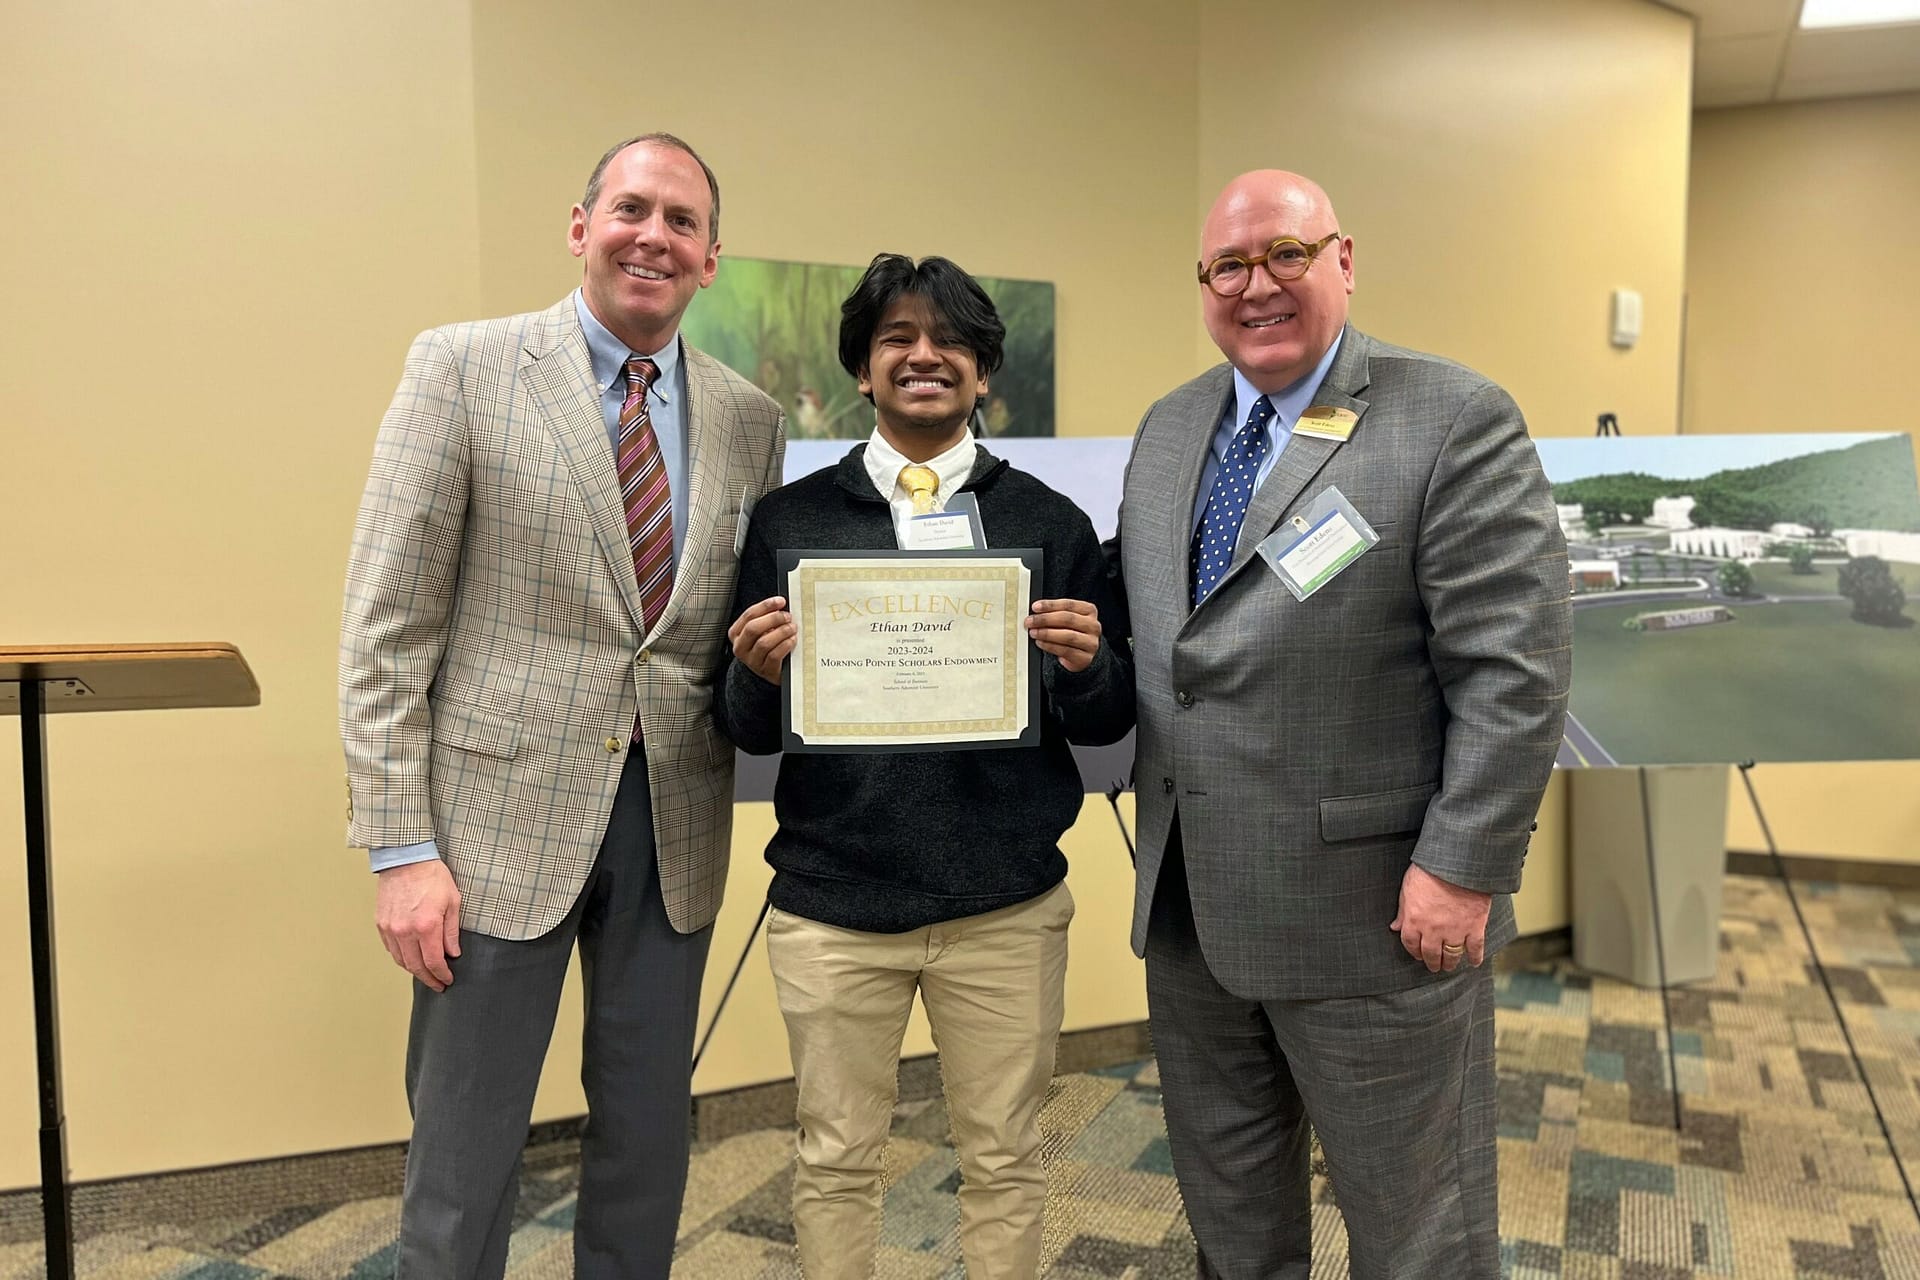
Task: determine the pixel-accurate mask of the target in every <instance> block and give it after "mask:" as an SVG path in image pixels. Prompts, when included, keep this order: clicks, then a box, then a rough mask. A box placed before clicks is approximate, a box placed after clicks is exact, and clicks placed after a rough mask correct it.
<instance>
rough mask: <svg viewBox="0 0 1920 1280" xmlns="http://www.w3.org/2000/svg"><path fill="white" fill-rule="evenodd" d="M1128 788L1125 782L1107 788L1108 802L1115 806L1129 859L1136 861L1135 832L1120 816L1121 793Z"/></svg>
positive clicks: (1114, 810) (1115, 816) (1114, 818)
mask: <svg viewBox="0 0 1920 1280" xmlns="http://www.w3.org/2000/svg"><path fill="white" fill-rule="evenodd" d="M1126 789H1127V784H1126V783H1124V782H1116V783H1114V784H1113V785H1112V786H1110V787H1108V788H1107V804H1109V805H1110V806H1112V808H1113V820H1114V822H1115V823H1117V824H1118V825H1119V827H1120V838H1121V839H1122V840H1124V841H1126V842H1127V861H1128V862H1132V861H1134V853H1133V833H1132V832H1130V831H1128V830H1127V820H1126V819H1125V818H1123V817H1121V816H1120V793H1121V792H1122V791H1125V790H1126Z"/></svg>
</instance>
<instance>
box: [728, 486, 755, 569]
mask: <svg viewBox="0 0 1920 1280" xmlns="http://www.w3.org/2000/svg"><path fill="white" fill-rule="evenodd" d="M752 523H753V503H752V502H751V501H748V502H742V503H741V504H740V522H739V523H738V524H736V525H734V527H733V558H734V559H735V560H738V559H739V558H740V555H741V553H742V552H744V551H745V550H746V549H747V526H748V525H750V524H752Z"/></svg>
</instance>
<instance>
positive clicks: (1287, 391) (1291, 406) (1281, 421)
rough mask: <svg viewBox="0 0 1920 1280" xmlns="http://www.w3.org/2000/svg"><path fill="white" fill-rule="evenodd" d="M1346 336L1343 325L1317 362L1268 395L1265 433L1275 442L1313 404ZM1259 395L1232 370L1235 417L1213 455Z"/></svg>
mask: <svg viewBox="0 0 1920 1280" xmlns="http://www.w3.org/2000/svg"><path fill="white" fill-rule="evenodd" d="M1346 336H1347V331H1346V329H1345V328H1344V327H1343V328H1342V329H1341V330H1340V332H1339V333H1337V334H1335V335H1334V338H1333V344H1332V345H1331V346H1329V347H1328V348H1327V354H1325V355H1323V356H1321V357H1320V363H1319V364H1317V365H1315V366H1314V367H1313V368H1312V370H1311V371H1309V372H1308V373H1307V374H1305V375H1304V376H1303V377H1301V378H1300V379H1299V380H1298V381H1295V382H1290V383H1288V384H1287V385H1286V386H1284V387H1282V388H1280V389H1279V390H1278V391H1275V392H1273V393H1272V394H1271V395H1269V396H1268V397H1267V399H1268V400H1269V401H1270V402H1271V403H1272V404H1273V421H1272V422H1270V423H1268V424H1267V434H1268V436H1269V438H1270V439H1271V440H1272V441H1273V442H1274V443H1275V444H1278V443H1279V442H1280V440H1281V439H1282V438H1283V437H1284V436H1286V435H1287V434H1289V433H1290V432H1292V430H1293V424H1294V423H1296V422H1298V421H1300V415H1301V414H1303V413H1305V412H1306V411H1307V410H1308V409H1310V408H1312V407H1313V398H1314V396H1316V395H1318V394H1319V392H1320V384H1321V383H1322V382H1325V381H1326V378H1327V370H1329V369H1331V368H1333V360H1334V357H1335V356H1337V355H1339V354H1340V344H1341V343H1342V342H1343V341H1345V340H1346ZM1259 397H1260V392H1259V391H1257V390H1255V388H1254V385H1253V384H1252V383H1251V382H1248V381H1247V375H1245V374H1244V373H1241V372H1240V371H1239V370H1238V369H1235V370H1234V371H1233V408H1234V417H1233V421H1231V422H1229V423H1226V424H1225V427H1226V439H1225V440H1222V441H1219V442H1217V443H1216V445H1215V448H1214V454H1215V456H1216V457H1217V456H1220V455H1223V454H1225V453H1226V448H1227V445H1228V444H1231V443H1232V441H1233V437H1234V434H1235V433H1236V432H1238V431H1239V430H1240V428H1241V427H1242V426H1243V425H1245V423H1246V421H1247V415H1248V414H1250V413H1252V412H1253V402H1254V401H1255V400H1257V399H1259ZM1278 452H1280V450H1279V449H1273V450H1271V452H1270V454H1269V456H1271V454H1272V453H1278Z"/></svg>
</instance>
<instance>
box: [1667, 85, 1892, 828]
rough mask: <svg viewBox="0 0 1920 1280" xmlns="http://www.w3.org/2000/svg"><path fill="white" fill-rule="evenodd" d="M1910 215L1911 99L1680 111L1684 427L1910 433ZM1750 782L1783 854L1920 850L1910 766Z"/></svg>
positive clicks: (1736, 810)
mask: <svg viewBox="0 0 1920 1280" xmlns="http://www.w3.org/2000/svg"><path fill="white" fill-rule="evenodd" d="M1916 210H1920V94H1901V95H1897V96H1889V97H1879V98H1859V99H1853V100H1850V101H1841V102H1816V103H1803V104H1798V105H1793V106H1774V107H1754V108H1747V109H1741V110H1732V111H1708V112H1703V113H1701V114H1700V115H1698V116H1696V117H1695V118H1694V153H1693V185H1692V202H1691V206H1690V208H1689V211H1688V230H1687V235H1688V245H1689V251H1688V259H1687V344H1686V353H1687V360H1686V404H1685V421H1686V430H1687V431H1689V432H1709V431H1727V432H1744V431H1906V432H1908V433H1910V434H1916V436H1917V438H1916V444H1920V373H1916V372H1915V370H1916V368H1920V363H1917V362H1916V360H1915V356H1914V353H1915V351H1916V350H1920V304H1916V302H1915V299H1916V298H1920V240H1916V239H1915V236H1914V231H1913V228H1914V220H1915V211H1916ZM1911 611H1912V610H1911V609H1910V610H1909V612H1911ZM1915 713H1916V714H1920V708H1916V709H1915ZM1754 786H1755V788H1756V789H1757V790H1758V791H1759V792H1760V799H1761V802H1762V803H1763V804H1764V805H1765V806H1766V808H1767V815H1768V820H1769V821H1770V822H1771V823H1772V825H1773V834H1774V838H1775V839H1776V840H1777V841H1778V842H1779V845H1780V847H1781V849H1782V850H1783V851H1785V852H1789V853H1808V854H1817V855H1821V856H1825V857H1837V858H1865V859H1873V860H1877V861H1883V862H1911V861H1916V860H1920V846H1916V844H1915V841H1914V832H1915V831H1920V763H1914V762H1911V761H1907V762H1885V763H1876V764H1817V765H1815V764H1802V765H1767V766H1765V767H1763V768H1760V769H1758V770H1756V771H1755V773H1754ZM1729 805H1730V808H1729V816H1730V821H1729V824H1728V831H1727V839H1728V843H1729V844H1731V845H1732V846H1733V847H1735V848H1741V849H1763V848H1765V847H1766V845H1765V837H1764V836H1763V834H1762V832H1761V830H1760V826H1759V824H1758V823H1757V822H1755V821H1754V818H1753V814H1752V809H1751V807H1750V805H1749V803H1748V800H1747V795H1746V791H1745V789H1744V788H1743V787H1741V786H1740V785H1739V782H1738V780H1737V779H1736V780H1735V784H1734V787H1733V791H1732V794H1731V795H1730V797H1729Z"/></svg>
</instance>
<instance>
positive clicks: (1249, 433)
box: [1191, 396, 1273, 609]
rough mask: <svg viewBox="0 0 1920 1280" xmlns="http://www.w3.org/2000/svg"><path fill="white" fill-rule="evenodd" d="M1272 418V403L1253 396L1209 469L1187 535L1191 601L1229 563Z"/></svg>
mask: <svg viewBox="0 0 1920 1280" xmlns="http://www.w3.org/2000/svg"><path fill="white" fill-rule="evenodd" d="M1272 420H1273V405H1272V404H1271V403H1270V402H1269V401H1268V400H1267V398H1266V397H1265V396H1261V397H1260V398H1259V399H1258V400H1255V401H1254V402H1253V408H1252V409H1251V410H1250V411H1249V412H1248V413H1247V425H1246V426H1244V427H1241V428H1240V430H1239V431H1238V432H1236V433H1235V434H1234V437H1233V442H1232V443H1231V444H1229V445H1228V446H1227V453H1226V456H1225V457H1223V458H1221V459H1220V469H1219V470H1218V471H1216V472H1214V475H1213V491H1212V492H1210V493H1209V494H1207V509H1206V510H1205V511H1203V512H1202V513H1201V515H1200V528H1199V530H1198V532H1196V533H1195V534H1194V535H1193V549H1192V553H1191V554H1192V561H1193V606H1194V608H1196V609H1197V608H1199V607H1200V602H1201V601H1202V600H1205V599H1206V598H1207V597H1208V596H1210V595H1212V594H1213V589H1214V588H1215V587H1217V586H1219V585H1220V579H1222V578H1224V577H1226V576H1227V566H1228V565H1230V564H1232V563H1233V548H1234V544H1235V543H1237V542H1238V541H1239V540H1240V525H1241V522H1242V521H1244V520H1245V519H1246V518H1247V504H1248V503H1249V502H1251V501H1253V482H1254V478H1255V477H1256V476H1258V475H1259V474H1260V463H1261V462H1262V461H1263V460H1264V459H1265V458H1266V456H1267V448H1268V442H1267V423H1269V422H1271V421H1272Z"/></svg>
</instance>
